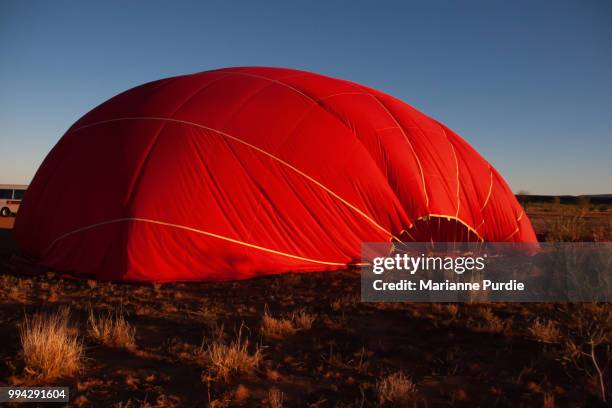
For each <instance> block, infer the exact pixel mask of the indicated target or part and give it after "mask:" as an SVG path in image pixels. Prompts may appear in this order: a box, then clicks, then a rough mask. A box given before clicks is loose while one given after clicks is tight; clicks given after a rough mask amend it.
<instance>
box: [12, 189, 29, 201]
mask: <svg viewBox="0 0 612 408" xmlns="http://www.w3.org/2000/svg"><path fill="white" fill-rule="evenodd" d="M25 192H26V191H25V190H15V193H14V194H13V198H14V199H15V200H23V195H24V194H25Z"/></svg>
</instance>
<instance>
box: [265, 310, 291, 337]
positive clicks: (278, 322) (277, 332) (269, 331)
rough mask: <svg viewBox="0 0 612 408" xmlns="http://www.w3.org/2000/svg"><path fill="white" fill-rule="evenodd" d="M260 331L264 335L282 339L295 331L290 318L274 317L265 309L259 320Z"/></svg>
mask: <svg viewBox="0 0 612 408" xmlns="http://www.w3.org/2000/svg"><path fill="white" fill-rule="evenodd" d="M261 332H262V333H263V335H264V336H266V337H272V338H277V339H282V338H284V337H287V336H289V335H292V334H293V333H295V332H296V329H295V326H294V325H293V321H292V320H291V319H284V318H276V317H273V316H272V315H270V314H269V313H268V312H267V311H266V312H265V313H264V315H263V319H262V322H261Z"/></svg>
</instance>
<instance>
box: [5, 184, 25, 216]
mask: <svg viewBox="0 0 612 408" xmlns="http://www.w3.org/2000/svg"><path fill="white" fill-rule="evenodd" d="M27 189H28V186H26V185H23V184H0V216H2V217H8V216H9V215H11V214H17V211H18V210H19V204H21V200H22V199H23V195H24V194H25V192H26V190H27Z"/></svg>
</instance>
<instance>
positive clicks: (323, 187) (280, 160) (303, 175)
mask: <svg viewBox="0 0 612 408" xmlns="http://www.w3.org/2000/svg"><path fill="white" fill-rule="evenodd" d="M124 120H160V121H169V122H174V123H179V124H184V125H190V126H196V127H199V128H202V129H206V130H210V131H211V132H215V133H217V134H219V135H221V136H224V137H227V138H229V139H231V140H234V141H236V142H238V143H241V144H243V145H245V146H248V147H250V148H252V149H254V150H256V151H258V152H260V153H262V154H264V155H266V156H268V157H270V158H271V159H274V160H276V161H278V162H279V163H281V164H283V165H284V166H286V167H288V168H290V169H291V170H293V171H295V172H296V173H298V174H300V175H301V176H302V177H304V178H306V179H308V180H310V181H311V182H313V183H314V184H316V185H317V186H319V187H320V188H321V189H323V190H325V191H327V192H328V193H329V194H331V195H332V196H333V197H335V198H336V199H337V200H339V201H341V202H342V203H344V204H345V205H346V206H348V207H349V208H351V209H352V210H353V211H355V212H356V213H357V214H359V215H361V216H362V217H363V218H364V219H366V220H367V221H369V222H370V223H371V224H372V225H373V226H375V227H376V228H378V229H379V230H381V231H383V232H384V233H386V234H387V235H389V236H391V237H393V238H396V237H395V236H394V235H393V234H392V233H391V232H390V231H388V230H387V229H386V228H385V227H383V226H381V225H380V224H378V223H377V222H376V221H375V220H374V219H372V218H371V217H370V216H368V215H367V214H366V213H364V212H363V211H362V210H360V209H359V208H357V207H356V206H354V205H353V204H351V203H349V202H348V201H346V200H345V199H344V198H342V197H340V196H339V195H338V194H337V193H335V192H334V191H332V190H331V189H329V188H328V187H326V186H325V185H323V184H322V183H320V182H319V181H317V180H316V179H314V178H313V177H311V176H309V175H308V174H306V173H304V172H303V171H301V170H300V169H298V168H297V167H294V166H293V165H291V164H289V163H287V162H286V161H284V160H283V159H281V158H279V157H277V156H275V155H273V154H271V153H269V152H267V151H265V150H264V149H262V148H260V147H257V146H255V145H252V144H250V143H248V142H246V141H244V140H242V139H240V138H238V137H236V136H232V135H230V134H228V133H225V132H222V131H220V130H218V129H214V128H211V127H208V126H204V125H200V124H198V123H194V122H189V121H186V120H180V119H173V118H162V117H154V116H142V117H125V118H115V119H108V120H103V121H100V122H96V123H91V124H88V125H84V126H81V127H79V128H77V129H74V130H72V131H70V133H72V132H78V131H80V130H82V129H86V128H89V127H92V126H97V125H102V124H105V123H111V122H119V121H124Z"/></svg>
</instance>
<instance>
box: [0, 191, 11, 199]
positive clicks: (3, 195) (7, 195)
mask: <svg viewBox="0 0 612 408" xmlns="http://www.w3.org/2000/svg"><path fill="white" fill-rule="evenodd" d="M11 198H13V190H8V189H0V200H1V199H9V200H10V199H11Z"/></svg>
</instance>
